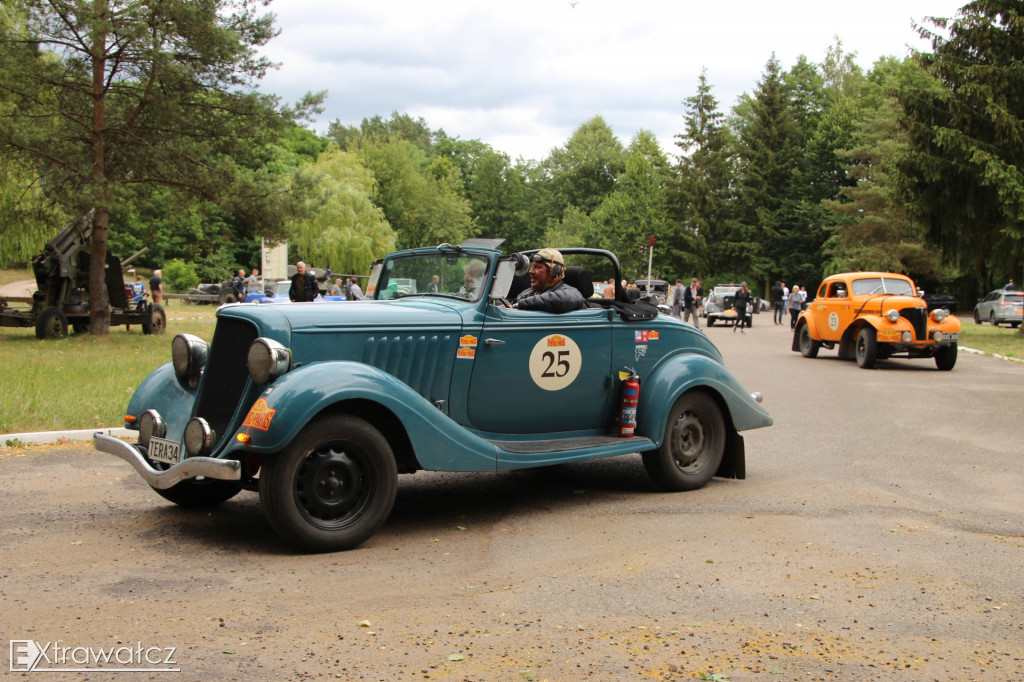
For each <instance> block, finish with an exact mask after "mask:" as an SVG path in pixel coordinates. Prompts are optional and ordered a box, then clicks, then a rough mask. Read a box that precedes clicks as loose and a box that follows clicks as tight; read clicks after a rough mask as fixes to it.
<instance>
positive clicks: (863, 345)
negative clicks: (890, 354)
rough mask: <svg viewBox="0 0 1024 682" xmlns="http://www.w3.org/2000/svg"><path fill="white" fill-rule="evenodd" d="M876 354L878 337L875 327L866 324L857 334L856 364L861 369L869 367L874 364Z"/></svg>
mask: <svg viewBox="0 0 1024 682" xmlns="http://www.w3.org/2000/svg"><path fill="white" fill-rule="evenodd" d="M877 356H878V337H877V334H876V333H875V328H874V327H872V326H870V325H868V326H865V327H864V328H863V329H861V330H860V333H859V334H857V365H859V366H860V368H861V369H871V368H872V367H874V366H875V358H876V357H877Z"/></svg>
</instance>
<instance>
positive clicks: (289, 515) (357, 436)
mask: <svg viewBox="0 0 1024 682" xmlns="http://www.w3.org/2000/svg"><path fill="white" fill-rule="evenodd" d="M397 490H398V470H397V466H396V464H395V457H394V454H393V453H392V451H391V446H390V445H389V444H388V441H387V439H386V438H384V436H383V435H381V433H380V431H378V430H377V429H376V428H374V426H373V425H372V424H370V423H369V422H367V421H365V420H363V419H360V418H358V417H354V416H351V415H331V416H327V417H322V418H320V419H318V420H316V421H314V422H313V423H312V424H310V425H309V426H308V427H306V428H305V429H303V431H302V433H301V434H300V435H299V437H298V438H297V439H296V440H295V441H294V442H293V443H292V444H291V445H290V446H289V447H288V448H286V449H285V450H283V451H282V452H280V453H278V454H277V455H274V456H270V457H264V458H263V470H262V471H261V472H260V503H261V504H262V505H263V512H264V514H266V516H267V520H269V521H270V525H272V526H273V527H274V529H275V530H276V531H277V532H278V533H279V534H280V535H281V536H282V537H283V538H285V539H286V540H288V541H289V542H291V543H292V544H294V545H296V546H298V547H300V548H301V549H304V550H308V551H312V552H334V551H340V550H345V549H351V548H353V547H356V546H358V545H360V544H362V543H363V542H365V541H366V540H367V539H368V538H369V537H370V536H371V535H373V534H374V533H376V532H377V531H378V530H379V529H380V527H381V526H382V525H384V521H386V520H387V518H388V515H389V514H390V513H391V508H392V507H393V506H394V503H395V495H396V492H397Z"/></svg>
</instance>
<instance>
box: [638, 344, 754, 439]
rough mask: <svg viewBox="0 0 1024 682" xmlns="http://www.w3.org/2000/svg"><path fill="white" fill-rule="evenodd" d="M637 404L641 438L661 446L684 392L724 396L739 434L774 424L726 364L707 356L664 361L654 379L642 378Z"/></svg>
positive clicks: (684, 356) (682, 356) (730, 416)
mask: <svg viewBox="0 0 1024 682" xmlns="http://www.w3.org/2000/svg"><path fill="white" fill-rule="evenodd" d="M641 382H642V383H641V389H640V400H639V403H638V405H637V428H636V431H637V433H638V434H639V435H642V436H646V437H648V438H650V439H651V440H653V441H654V442H655V444H656V445H657V446H658V447H660V446H661V442H662V440H663V439H664V437H665V423H666V421H667V420H668V415H669V411H670V410H671V409H672V406H673V405H674V404H675V401H676V400H677V399H678V398H679V396H681V395H682V394H683V393H686V392H687V391H691V390H693V389H696V388H705V389H708V390H711V391H713V392H715V393H716V394H717V395H718V396H720V397H721V399H722V402H723V403H724V405H725V408H726V410H727V411H728V414H726V415H725V417H726V420H727V422H729V423H731V424H732V426H733V427H734V428H735V429H736V430H737V431H745V430H747V429H757V428H761V427H764V426H771V425H772V417H771V415H770V414H768V410H766V409H765V408H763V407H762V406H761V405H760V404H758V402H757V401H756V400H754V399H753V398H752V397H751V396H750V393H749V392H748V391H747V390H746V389H744V388H743V386H742V385H741V384H740V382H739V381H738V380H737V379H736V377H734V376H733V375H732V373H731V372H729V370H727V369H726V368H725V367H724V366H723V365H722V364H720V363H719V362H717V361H715V360H714V359H712V358H709V357H707V356H705V355H694V354H679V355H673V356H670V357H668V358H666V359H665V360H663V361H662V362H661V363H660V364H658V366H657V367H656V368H655V369H654V371H653V372H652V373H651V374H650V376H648V377H646V378H644V377H641Z"/></svg>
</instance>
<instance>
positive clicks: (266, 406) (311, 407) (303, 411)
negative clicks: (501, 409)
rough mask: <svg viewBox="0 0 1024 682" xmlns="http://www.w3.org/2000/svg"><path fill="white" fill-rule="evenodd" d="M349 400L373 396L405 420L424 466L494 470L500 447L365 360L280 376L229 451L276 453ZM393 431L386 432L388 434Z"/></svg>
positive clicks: (314, 366) (305, 368) (316, 365)
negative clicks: (241, 439)
mask: <svg viewBox="0 0 1024 682" xmlns="http://www.w3.org/2000/svg"><path fill="white" fill-rule="evenodd" d="M349 400H358V401H368V402H370V403H374V404H376V405H378V406H379V407H380V409H382V410H389V411H390V412H391V413H393V414H394V415H395V417H397V419H398V420H399V421H400V422H401V424H402V427H403V428H404V429H405V431H406V433H407V434H408V436H409V441H410V442H411V443H412V447H413V450H414V452H415V455H416V459H417V461H418V462H419V464H420V466H422V467H423V468H424V469H427V470H431V471H494V470H495V469H496V467H497V456H498V449H497V448H496V447H495V446H494V445H492V444H491V443H490V442H488V441H486V440H484V439H482V438H480V437H479V436H476V435H474V434H472V433H470V432H469V431H467V430H466V429H464V428H463V427H462V426H460V425H458V424H457V423H456V422H455V421H453V420H452V419H450V418H449V417H448V416H446V415H445V414H444V413H442V412H441V411H440V410H439V409H437V408H436V407H435V406H433V405H432V404H430V402H429V401H428V400H427V399H425V398H424V397H423V396H421V395H420V394H418V393H416V392H415V391H414V390H412V388H410V387H409V386H408V385H407V384H405V383H403V382H401V381H399V380H398V379H396V378H395V377H394V376H392V375H391V374H388V373H387V372H383V371H381V370H379V369H377V368H376V367H372V366H370V365H365V364H362V363H359V362H350V361H344V362H321V363H313V364H309V365H305V366H303V367H300V368H298V369H296V370H294V371H291V372H289V373H288V374H285V375H284V376H283V377H281V378H280V379H278V380H277V381H275V382H274V383H273V384H272V385H271V386H270V387H268V388H267V390H265V391H264V392H263V394H262V395H261V396H260V398H259V400H257V401H256V403H255V404H254V405H253V407H252V408H251V409H250V410H249V414H248V415H247V416H246V418H245V421H244V422H243V425H242V427H241V428H240V429H239V431H238V433H239V434H243V433H244V434H245V435H247V436H248V437H249V438H250V440H249V442H248V443H246V444H245V445H242V444H241V443H240V442H239V441H238V440H237V438H233V439H232V443H231V444H229V445H228V446H227V449H226V451H225V452H230V451H231V450H238V449H244V450H246V451H249V452H256V453H263V454H271V453H276V452H279V451H280V450H282V449H283V448H285V447H287V445H288V444H289V443H290V442H292V440H293V439H294V438H295V437H296V436H297V435H298V434H299V432H300V431H301V430H302V429H303V428H304V427H305V426H306V425H307V424H308V423H309V422H310V421H312V420H313V419H315V418H316V417H317V416H318V415H319V414H321V413H323V412H325V411H329V410H331V409H332V408H333V407H334V406H335V405H337V404H338V403H342V402H344V401H349ZM387 435H388V434H385V436H387Z"/></svg>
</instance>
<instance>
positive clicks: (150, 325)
mask: <svg viewBox="0 0 1024 682" xmlns="http://www.w3.org/2000/svg"><path fill="white" fill-rule="evenodd" d="M165 331H167V313H166V312H165V311H164V307H163V306H162V305H160V304H159V303H154V304H153V309H152V310H151V311H150V319H149V321H147V322H143V323H142V333H143V334H163V333H164V332H165Z"/></svg>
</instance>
